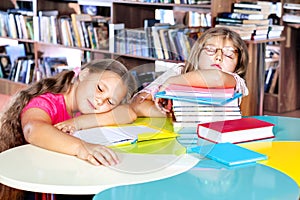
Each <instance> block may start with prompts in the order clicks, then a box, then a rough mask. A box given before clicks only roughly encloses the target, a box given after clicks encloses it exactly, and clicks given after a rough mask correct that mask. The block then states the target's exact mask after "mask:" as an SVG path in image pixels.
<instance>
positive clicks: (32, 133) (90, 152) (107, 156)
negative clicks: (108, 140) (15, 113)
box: [21, 109, 118, 166]
mask: <svg viewBox="0 0 300 200" xmlns="http://www.w3.org/2000/svg"><path fill="white" fill-rule="evenodd" d="M21 123H22V129H23V134H24V137H25V139H26V141H27V142H28V143H30V144H33V145H36V146H39V147H41V148H44V149H48V150H51V151H55V152H59V153H64V154H68V155H73V156H77V157H78V158H80V159H82V160H87V161H89V162H90V163H92V164H94V165H99V164H103V165H105V166H108V165H114V164H116V163H117V162H118V159H117V156H116V154H115V153H114V152H113V151H112V150H111V149H109V148H107V147H105V146H103V145H99V144H91V143H87V142H84V141H82V140H80V139H79V138H76V137H74V136H72V135H69V134H67V133H64V132H62V131H61V130H59V129H57V128H56V127H55V126H53V125H52V122H51V119H50V117H49V116H48V114H46V113H45V112H44V111H41V110H40V109H29V110H27V111H26V112H25V113H24V114H23V115H22V118H21Z"/></svg>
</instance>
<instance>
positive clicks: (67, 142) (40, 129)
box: [23, 120, 85, 156]
mask: <svg viewBox="0 0 300 200" xmlns="http://www.w3.org/2000/svg"><path fill="white" fill-rule="evenodd" d="M23 133H24V137H25V139H26V141H27V142H28V143H30V144H33V145H36V146H39V147H42V148H45V149H48V150H52V151H56V152H59V153H64V154H68V155H74V156H77V155H78V152H79V151H82V150H84V149H85V148H84V145H83V142H82V141H81V140H80V139H78V138H76V137H73V136H71V135H68V134H66V133H63V132H62V131H60V130H58V129H57V128H55V127H54V126H52V125H51V124H49V123H47V122H45V121H38V120H32V121H30V122H27V123H25V124H24V125H23Z"/></svg>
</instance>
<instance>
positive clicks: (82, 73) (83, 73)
mask: <svg viewBox="0 0 300 200" xmlns="http://www.w3.org/2000/svg"><path fill="white" fill-rule="evenodd" d="M88 75H89V69H88V68H85V69H83V70H81V71H80V72H79V75H78V79H79V81H82V80H84V79H86V77H87V76H88Z"/></svg>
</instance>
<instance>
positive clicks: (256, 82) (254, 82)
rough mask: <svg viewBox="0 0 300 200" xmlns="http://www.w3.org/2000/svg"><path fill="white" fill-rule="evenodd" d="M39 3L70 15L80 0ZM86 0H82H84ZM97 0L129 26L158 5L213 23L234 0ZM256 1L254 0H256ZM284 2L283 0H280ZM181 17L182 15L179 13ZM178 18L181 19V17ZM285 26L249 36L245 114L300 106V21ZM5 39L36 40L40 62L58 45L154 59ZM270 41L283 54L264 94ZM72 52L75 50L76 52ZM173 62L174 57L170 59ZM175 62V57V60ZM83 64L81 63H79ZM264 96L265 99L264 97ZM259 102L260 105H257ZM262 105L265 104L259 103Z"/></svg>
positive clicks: (7, 87)
mask: <svg viewBox="0 0 300 200" xmlns="http://www.w3.org/2000/svg"><path fill="white" fill-rule="evenodd" d="M32 1H33V2H35V3H36V11H35V15H37V14H38V11H39V10H45V8H47V10H51V9H58V10H59V12H60V13H61V15H70V14H71V13H78V12H79V7H80V6H79V4H78V3H74V2H68V3H66V2H60V1H50V0H32ZM81 1H83V0H79V2H81ZM87 1H88V0H87ZM90 1H91V2H96V4H97V5H100V6H108V7H110V10H111V12H110V13H111V22H112V23H124V24H125V27H126V28H141V27H143V26H144V24H143V23H144V19H149V18H154V16H155V12H154V11H155V9H157V8H163V9H173V10H174V11H176V12H180V11H182V12H184V11H189V10H190V11H201V12H210V13H211V24H212V26H214V23H215V18H216V16H217V15H218V13H220V12H230V11H231V8H232V3H234V2H236V1H235V0H228V1H224V0H211V3H210V4H200V5H189V4H184V5H182V4H181V5H180V4H165V3H143V2H137V1H120V0H108V1H98V0H90ZM253 1H254V0H253ZM278 1H279V2H280V0H278ZM281 2H282V3H283V2H284V0H281ZM0 3H1V4H0V8H1V9H2V10H5V9H8V8H13V4H12V3H11V1H7V0H0ZM180 17H181V18H182V16H180ZM181 18H179V20H182V19H181ZM284 25H286V28H285V30H284V32H283V34H282V37H280V38H272V39H268V40H254V41H253V40H251V41H250V40H247V41H246V43H247V45H248V47H249V53H250V63H249V68H248V70H247V75H246V83H247V85H248V88H249V90H250V94H249V96H248V97H246V98H244V99H243V103H242V107H241V108H242V114H243V115H258V114H259V113H260V109H261V108H262V107H263V108H264V109H266V110H271V111H274V112H279V113H280V112H285V111H290V110H295V109H297V108H299V107H300V97H298V96H297V94H298V93H299V88H298V85H299V77H300V70H299V69H298V66H300V63H299V59H298V58H299V57H300V55H299V52H300V51H299V45H298V44H299V43H300V41H299V38H300V37H299V27H300V25H299V24H284ZM4 40H12V41H15V42H21V43H30V44H33V48H34V49H33V53H34V55H35V63H36V65H37V64H38V62H37V58H38V55H39V54H40V53H41V52H42V53H44V54H48V53H53V52H55V51H57V52H56V53H57V54H60V52H61V51H60V50H59V49H63V50H65V52H71V53H69V54H70V57H71V59H72V58H73V59H74V60H76V59H77V62H78V60H79V63H80V58H81V55H82V54H83V53H86V52H88V53H91V55H92V58H106V57H108V58H116V59H118V60H121V61H122V62H123V63H124V64H126V66H127V67H128V68H129V69H132V68H135V67H137V66H142V65H144V66H149V68H150V69H152V67H153V64H154V62H155V60H157V59H155V58H149V57H141V56H134V55H124V54H118V53H111V52H109V51H108V50H98V49H89V48H79V47H66V46H64V45H59V44H49V43H44V42H38V41H33V40H24V39H8V38H3V37H0V43H1V41H4ZM269 41H271V42H272V41H274V42H275V41H276V42H278V41H279V42H280V44H281V45H280V46H281V56H280V59H279V60H280V61H279V62H280V65H281V67H280V75H279V85H278V86H279V87H278V94H261V87H262V86H263V85H262V82H261V78H258V77H259V76H260V77H261V76H263V74H262V72H261V71H259V70H260V67H261V61H260V60H259V58H258V57H257V55H258V52H259V51H260V54H261V53H262V51H261V49H260V48H259V46H260V45H261V44H264V43H266V42H269ZM73 52H76V54H75V53H74V54H73ZM171 62H173V61H171ZM174 62H176V61H174ZM80 64H81V63H80ZM0 86H1V87H0V93H4V94H13V93H14V92H16V91H17V90H18V89H19V88H22V87H25V85H23V84H19V83H15V82H11V81H7V80H4V79H0ZM262 100H263V101H262ZM258 105H259V106H258ZM260 105H263V106H260Z"/></svg>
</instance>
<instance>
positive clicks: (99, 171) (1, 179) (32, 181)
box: [0, 144, 199, 194]
mask: <svg viewBox="0 0 300 200" xmlns="http://www.w3.org/2000/svg"><path fill="white" fill-rule="evenodd" d="M119 158H120V161H121V162H120V164H119V165H116V166H114V167H104V166H93V165H91V164H89V163H87V162H85V161H83V160H80V159H78V158H76V157H74V156H69V155H65V154H60V153H56V152H52V151H48V150H45V149H42V148H39V147H36V146H33V145H30V144H28V145H23V146H20V147H16V148H13V149H9V150H7V151H5V152H2V153H1V154H0V183H2V184H5V185H8V186H10V187H14V188H17V189H21V190H27V191H33V192H42V193H54V194H97V193H99V192H101V191H103V190H104V189H107V188H111V187H113V186H118V185H128V184H134V183H143V182H148V181H153V180H159V179H162V178H167V177H170V176H173V175H177V174H180V173H182V172H184V171H187V170H189V169H191V168H192V167H193V166H195V165H196V164H197V163H198V161H199V160H198V159H197V158H195V157H193V156H191V155H189V154H184V155H180V156H176V155H166V154H160V155H157V154H156V155H154V154H127V153H120V154H119Z"/></svg>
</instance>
